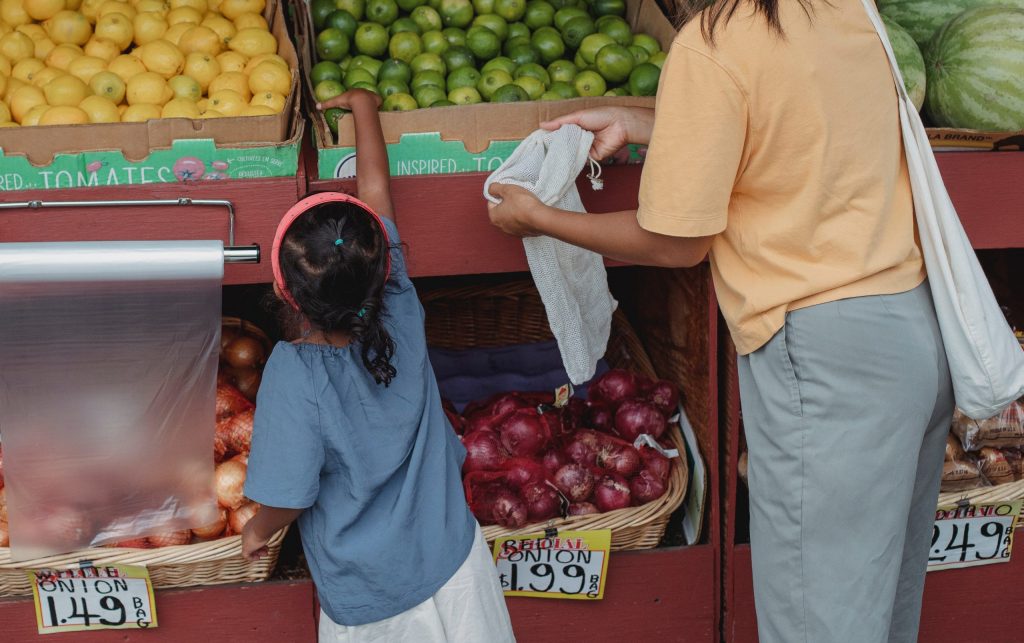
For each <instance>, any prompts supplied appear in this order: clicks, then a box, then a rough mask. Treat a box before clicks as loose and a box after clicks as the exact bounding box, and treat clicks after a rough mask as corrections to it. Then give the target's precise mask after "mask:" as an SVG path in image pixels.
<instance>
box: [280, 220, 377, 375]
mask: <svg viewBox="0 0 1024 643" xmlns="http://www.w3.org/2000/svg"><path fill="white" fill-rule="evenodd" d="M390 251H391V248H390V247H388V244H387V238H386V237H385V235H384V231H383V230H381V227H380V225H379V224H378V223H377V221H376V219H375V217H374V216H373V215H372V214H370V213H368V212H366V211H365V210H364V209H362V208H361V207H359V206H358V205H356V204H354V203H340V202H330V203H323V204H320V205H317V206H315V207H312V208H310V209H309V210H308V211H306V212H305V213H303V214H302V216H300V217H299V218H298V219H296V220H295V222H294V223H292V225H291V227H290V228H288V232H287V233H286V234H285V236H284V239H283V240H282V243H281V256H280V261H281V271H282V273H283V276H284V281H285V284H287V288H288V292H289V293H290V294H291V296H292V298H293V299H294V300H295V302H296V304H298V306H299V313H298V314H299V315H301V318H302V319H303V320H304V321H307V322H308V323H309V324H310V325H311V326H312V327H314V328H316V329H317V330H320V331H322V332H323V333H325V334H327V333H331V332H342V333H345V334H347V335H348V336H349V337H350V338H351V341H352V343H353V344H358V346H359V347H360V350H361V355H362V358H363V365H364V366H366V370H368V371H369V372H370V374H371V375H373V378H374V380H376V382H377V383H378V384H384V385H385V386H387V385H388V384H390V383H391V380H392V379H394V377H395V375H396V374H397V371H396V370H395V367H394V366H392V364H391V359H392V357H394V355H395V342H394V340H392V339H391V335H390V334H388V331H387V329H386V328H384V316H385V314H386V311H385V309H384V286H385V283H386V281H387V265H388V264H387V260H388V253H389V252H390ZM285 308H289V307H287V306H285ZM289 310H290V309H289ZM289 314H291V315H292V316H293V317H294V316H295V311H290V313H289ZM292 321H295V320H294V319H293V320H292Z"/></svg>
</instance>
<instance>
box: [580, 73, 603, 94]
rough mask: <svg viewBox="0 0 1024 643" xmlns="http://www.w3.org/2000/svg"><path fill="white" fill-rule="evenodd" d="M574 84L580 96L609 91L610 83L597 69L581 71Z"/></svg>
mask: <svg viewBox="0 0 1024 643" xmlns="http://www.w3.org/2000/svg"><path fill="white" fill-rule="evenodd" d="M572 86H573V88H574V89H575V90H576V93H577V94H579V95H580V96H600V95H602V94H604V93H605V92H606V91H608V83H606V82H604V78H602V77H601V74H599V73H597V72H596V71H581V72H580V73H578V74H577V75H576V79H575V80H574V81H573V82H572Z"/></svg>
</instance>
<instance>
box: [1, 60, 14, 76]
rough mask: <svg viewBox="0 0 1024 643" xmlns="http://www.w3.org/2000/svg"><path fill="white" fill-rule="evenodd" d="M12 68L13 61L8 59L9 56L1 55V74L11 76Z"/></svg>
mask: <svg viewBox="0 0 1024 643" xmlns="http://www.w3.org/2000/svg"><path fill="white" fill-rule="evenodd" d="M12 68H13V66H12V65H11V61H9V60H7V56H3V55H0V74H7V75H8V76H10V75H11V69H12Z"/></svg>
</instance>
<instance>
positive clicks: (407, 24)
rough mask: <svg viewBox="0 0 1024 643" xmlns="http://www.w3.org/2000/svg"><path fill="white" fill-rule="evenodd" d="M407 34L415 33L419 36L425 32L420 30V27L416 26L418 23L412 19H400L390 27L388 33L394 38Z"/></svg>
mask: <svg viewBox="0 0 1024 643" xmlns="http://www.w3.org/2000/svg"><path fill="white" fill-rule="evenodd" d="M428 8H429V7H428ZM405 32H409V33H414V34H416V35H417V36H418V35H420V34H421V33H423V30H422V29H420V26H419V25H418V24H416V21H415V20H413V19H412V18H399V19H398V20H395V21H394V22H392V23H391V26H390V27H388V33H389V34H391V35H392V36H394V35H395V34H399V33H405Z"/></svg>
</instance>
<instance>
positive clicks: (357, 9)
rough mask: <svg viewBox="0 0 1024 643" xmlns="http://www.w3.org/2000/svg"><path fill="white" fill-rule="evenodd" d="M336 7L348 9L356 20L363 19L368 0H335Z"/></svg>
mask: <svg viewBox="0 0 1024 643" xmlns="http://www.w3.org/2000/svg"><path fill="white" fill-rule="evenodd" d="M334 8H335V9H342V10H344V11H347V12H349V13H351V14H352V17H353V18H355V19H356V20H362V19H363V16H364V15H365V14H366V0H334Z"/></svg>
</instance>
